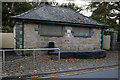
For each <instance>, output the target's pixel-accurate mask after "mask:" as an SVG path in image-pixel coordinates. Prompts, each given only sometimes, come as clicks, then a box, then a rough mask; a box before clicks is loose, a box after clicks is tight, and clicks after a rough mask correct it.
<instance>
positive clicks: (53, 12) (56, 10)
mask: <svg viewBox="0 0 120 80" xmlns="http://www.w3.org/2000/svg"><path fill="white" fill-rule="evenodd" d="M12 18H19V19H34V20H47V21H59V22H70V23H80V24H92V25H104V26H107V25H105V24H102V23H100V22H97V21H96V20H93V19H91V18H89V17H87V16H84V15H82V14H80V13H78V12H76V11H74V10H72V9H70V8H65V7H57V6H49V5H41V6H38V7H36V8H33V9H31V10H29V11H27V12H25V13H22V14H20V15H16V16H12Z"/></svg>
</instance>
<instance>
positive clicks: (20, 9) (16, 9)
mask: <svg viewBox="0 0 120 80" xmlns="http://www.w3.org/2000/svg"><path fill="white" fill-rule="evenodd" d="M34 7H36V6H35V5H33V3H28V2H3V3H2V17H3V18H2V26H9V23H10V17H11V16H14V15H18V14H21V13H24V12H25V11H28V10H30V9H32V8H34Z"/></svg>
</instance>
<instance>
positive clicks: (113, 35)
mask: <svg viewBox="0 0 120 80" xmlns="http://www.w3.org/2000/svg"><path fill="white" fill-rule="evenodd" d="M110 34H111V50H117V48H119V45H118V43H117V37H118V32H117V31H113V32H111V33H110Z"/></svg>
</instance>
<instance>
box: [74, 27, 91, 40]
mask: <svg viewBox="0 0 120 80" xmlns="http://www.w3.org/2000/svg"><path fill="white" fill-rule="evenodd" d="M74 28H75V27H72V33H73V36H74V37H85V38H87V37H92V28H89V27H86V28H89V35H88V36H85V35H75V30H74ZM79 28H81V27H79Z"/></svg>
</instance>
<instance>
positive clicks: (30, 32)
mask: <svg viewBox="0 0 120 80" xmlns="http://www.w3.org/2000/svg"><path fill="white" fill-rule="evenodd" d="M64 27H65V33H64V35H63V36H62V37H57V36H52V37H51V36H40V35H39V31H40V30H39V28H38V24H25V25H24V47H25V48H46V47H48V44H49V42H54V43H55V47H58V48H60V49H61V50H62V51H80V50H96V49H100V47H101V29H97V28H92V35H91V37H74V36H73V33H67V30H72V27H71V26H64Z"/></svg>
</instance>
